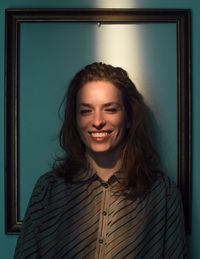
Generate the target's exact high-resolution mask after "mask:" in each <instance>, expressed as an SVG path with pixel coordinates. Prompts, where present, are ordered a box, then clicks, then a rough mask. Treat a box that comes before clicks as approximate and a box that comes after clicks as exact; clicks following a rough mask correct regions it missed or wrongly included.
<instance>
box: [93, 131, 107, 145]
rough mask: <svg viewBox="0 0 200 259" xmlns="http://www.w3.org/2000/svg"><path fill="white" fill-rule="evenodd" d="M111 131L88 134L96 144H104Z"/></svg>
mask: <svg viewBox="0 0 200 259" xmlns="http://www.w3.org/2000/svg"><path fill="white" fill-rule="evenodd" d="M111 132H112V131H98V132H97V131H92V132H90V137H91V139H93V140H94V141H96V142H104V141H105V140H107V139H108V138H109V137H110V133H111Z"/></svg>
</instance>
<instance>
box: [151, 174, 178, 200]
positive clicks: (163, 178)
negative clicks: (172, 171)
mask: <svg viewBox="0 0 200 259" xmlns="http://www.w3.org/2000/svg"><path fill="white" fill-rule="evenodd" d="M152 190H157V191H158V192H161V193H165V195H166V196H173V195H180V191H179V189H178V187H177V184H176V183H175V182H174V181H173V180H172V179H171V178H170V177H169V176H167V175H166V174H164V173H163V174H161V175H159V176H158V178H157V180H156V181H155V183H154V185H153V187H152Z"/></svg>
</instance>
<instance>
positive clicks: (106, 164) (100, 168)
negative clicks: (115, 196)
mask: <svg viewBox="0 0 200 259" xmlns="http://www.w3.org/2000/svg"><path fill="white" fill-rule="evenodd" d="M87 158H88V161H89V163H90V164H91V165H92V167H93V168H94V169H95V170H96V172H97V174H98V176H99V177H100V178H101V179H102V180H103V181H105V182H107V181H108V180H109V178H110V177H111V176H112V175H113V174H114V173H115V172H116V171H118V170H119V169H120V168H121V159H120V153H119V152H113V153H112V154H109V155H108V154H106V153H105V154H104V153H95V154H94V153H91V152H87Z"/></svg>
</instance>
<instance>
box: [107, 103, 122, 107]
mask: <svg viewBox="0 0 200 259" xmlns="http://www.w3.org/2000/svg"><path fill="white" fill-rule="evenodd" d="M112 105H116V106H119V107H121V104H120V103H118V102H109V103H105V104H104V107H109V106H112Z"/></svg>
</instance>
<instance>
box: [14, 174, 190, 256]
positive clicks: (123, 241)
mask: <svg viewBox="0 0 200 259" xmlns="http://www.w3.org/2000/svg"><path fill="white" fill-rule="evenodd" d="M117 184H120V174H119V173H117V174H115V175H113V176H112V177H111V178H110V179H109V180H108V182H103V181H102V180H101V179H100V178H99V177H98V176H97V174H96V173H95V172H92V173H90V174H88V176H87V177H85V178H83V179H82V180H81V181H79V182H77V183H74V184H72V183H67V182H66V181H65V180H64V178H61V177H58V176H56V175H55V174H54V173H53V172H49V173H47V174H45V175H43V176H41V177H40V179H39V180H38V182H37V184H36V186H35V188H34V190H33V193H32V196H31V199H30V202H29V205H28V208H27V211H26V214H25V218H24V221H23V225H22V229H21V233H20V236H19V238H18V242H17V247H16V250H15V256H14V258H15V259H25V258H27V259H32V258H34V259H36V258H44V259H46V258H48V259H50V258H52V259H53V258H54V259H60V258H77V259H80V258H89V259H92V258H95V259H101V258H104V259H108V258H116V259H117V258H120V259H122V258H138V259H140V258H141V259H144V258H145V259H146V258H153V259H154V258H187V256H186V244H185V232H184V222H183V211H182V204H181V199H180V193H179V191H178V189H177V187H176V185H175V184H174V183H173V182H172V181H171V180H170V179H169V178H168V177H167V176H161V177H159V179H158V180H157V181H156V182H155V183H154V185H153V186H152V189H151V191H150V193H148V194H146V195H143V196H142V197H140V198H135V199H133V198H132V199H131V198H127V197H126V196H125V195H122V194H119V193H116V191H115V189H114V188H113V186H115V185H117Z"/></svg>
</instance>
